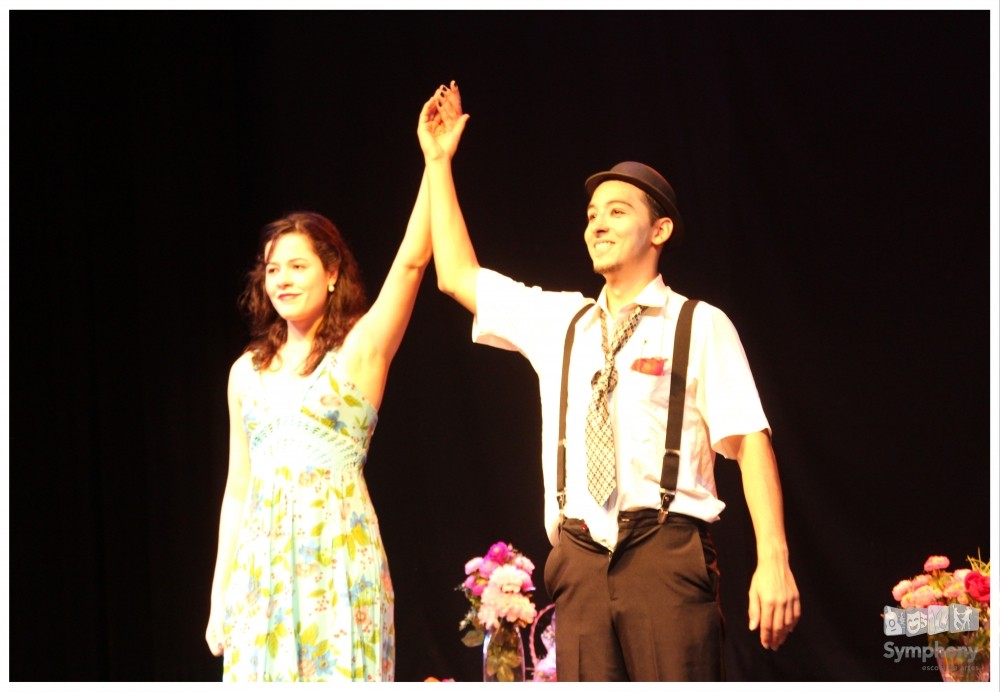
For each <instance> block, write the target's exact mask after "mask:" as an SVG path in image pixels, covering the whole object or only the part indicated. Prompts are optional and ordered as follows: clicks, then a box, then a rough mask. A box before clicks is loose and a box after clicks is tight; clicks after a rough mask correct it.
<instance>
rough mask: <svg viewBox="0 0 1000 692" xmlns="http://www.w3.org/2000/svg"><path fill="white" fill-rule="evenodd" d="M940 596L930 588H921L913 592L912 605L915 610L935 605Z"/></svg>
mask: <svg viewBox="0 0 1000 692" xmlns="http://www.w3.org/2000/svg"><path fill="white" fill-rule="evenodd" d="M940 595H941V594H940V593H937V592H936V591H935V590H934V589H933V588H932V587H930V586H921V587H920V588H919V589H917V590H916V591H914V592H913V605H915V606H916V607H917V608H926V607H927V606H929V605H934V604H935V603H937V601H938V597H939V596H940Z"/></svg>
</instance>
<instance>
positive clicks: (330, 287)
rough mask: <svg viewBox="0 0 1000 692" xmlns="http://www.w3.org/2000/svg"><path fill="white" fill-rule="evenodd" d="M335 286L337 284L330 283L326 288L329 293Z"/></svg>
mask: <svg viewBox="0 0 1000 692" xmlns="http://www.w3.org/2000/svg"><path fill="white" fill-rule="evenodd" d="M336 287H337V284H330V285H329V286H327V287H326V290H328V291H329V292H330V293H333V289H335V288H336Z"/></svg>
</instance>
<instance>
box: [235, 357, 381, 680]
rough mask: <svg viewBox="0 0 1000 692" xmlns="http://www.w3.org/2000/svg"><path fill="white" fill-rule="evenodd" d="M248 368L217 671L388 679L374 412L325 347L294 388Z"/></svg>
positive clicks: (243, 676)
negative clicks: (245, 467)
mask: <svg viewBox="0 0 1000 692" xmlns="http://www.w3.org/2000/svg"><path fill="white" fill-rule="evenodd" d="M241 362H242V363H244V364H247V367H252V366H250V365H249V359H246V358H245V359H244V360H243V361H241ZM249 379H250V380H251V381H253V382H254V383H255V385H254V387H253V388H252V389H251V390H250V391H248V392H247V393H246V395H245V397H244V399H243V424H244V429H245V430H246V433H247V437H248V440H249V444H250V469H251V471H250V476H251V478H250V487H249V490H248V493H247V499H246V504H245V506H244V510H243V526H242V528H241V530H240V535H239V539H238V544H237V549H236V556H235V558H234V564H233V568H232V574H231V577H230V580H229V588H228V592H227V595H226V622H225V634H226V639H227V644H226V648H225V658H224V667H223V679H225V680H232V681H293V680H392V679H393V672H394V670H393V665H394V653H395V652H394V649H395V630H394V626H393V600H394V597H393V590H392V582H391V581H390V579H389V565H388V562H387V560H386V557H385V551H384V550H383V547H382V540H381V538H380V535H379V528H378V520H377V519H376V517H375V511H374V508H373V507H372V503H371V498H370V497H369V495H368V488H367V486H366V485H365V480H364V476H363V475H362V468H363V467H364V464H365V459H366V455H367V452H368V445H369V443H370V441H371V438H372V433H373V432H374V429H375V423H376V421H377V418H378V414H377V412H376V410H375V409H374V407H372V406H371V404H370V403H369V402H368V401H367V400H365V398H364V397H363V396H362V394H361V393H360V392H359V391H358V389H357V388H356V387H355V386H354V385H353V384H352V383H351V382H350V381H349V380H348V379H347V377H346V374H345V372H344V369H343V368H342V367H341V366H340V365H339V364H338V362H337V359H336V355H335V353H332V352H331V353H328V354H327V355H326V357H325V358H324V359H323V361H322V362H321V363H320V365H319V366H318V367H317V368H316V370H315V371H314V372H313V373H312V374H310V375H308V376H307V377H306V378H303V379H304V382H303V383H302V386H303V390H300V391H299V392H298V393H296V394H295V395H293V396H286V397H284V398H283V399H282V398H280V397H279V398H278V399H276V398H275V397H274V396H271V395H270V394H269V393H265V391H264V384H263V382H262V380H261V378H260V376H259V373H254V376H253V377H251V378H249Z"/></svg>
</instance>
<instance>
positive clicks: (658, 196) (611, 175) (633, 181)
mask: <svg viewBox="0 0 1000 692" xmlns="http://www.w3.org/2000/svg"><path fill="white" fill-rule="evenodd" d="M608 180H620V181H622V182H624V183H629V184H630V185H635V186H636V187H637V188H639V189H640V190H642V191H643V192H646V193H648V194H649V195H650V196H651V197H652V198H653V199H655V200H656V201H657V202H659V203H660V206H661V207H663V209H664V210H665V211H666V212H667V217H668V218H669V219H670V220H671V221H673V222H674V230H673V232H672V233H671V234H670V238H669V239H668V240H667V244H666V246H665V247H671V248H675V247H677V246H678V245H680V244H681V241H682V240H683V239H684V219H683V218H681V212H680V210H678V209H677V205H676V204H674V202H673V200H671V199H670V198H669V197H667V196H666V195H664V194H663V193H662V192H661V191H660V190H657V189H656V188H655V187H653V186H652V185H650V184H649V183H647V182H646V181H645V180H642V179H641V178H636V177H635V176H631V175H625V174H623V173H616V172H614V171H604V172H602V173H595V174H594V175H592V176H590V177H589V178H587V180H586V182H584V184H583V186H584V188H585V189H586V190H587V194H588V195H591V196H593V194H594V190H596V189H597V186H598V185H600V184H601V183H603V182H607V181H608Z"/></svg>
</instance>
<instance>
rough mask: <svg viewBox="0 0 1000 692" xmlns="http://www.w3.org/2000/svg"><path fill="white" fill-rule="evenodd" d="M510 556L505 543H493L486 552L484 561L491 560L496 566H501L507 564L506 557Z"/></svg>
mask: <svg viewBox="0 0 1000 692" xmlns="http://www.w3.org/2000/svg"><path fill="white" fill-rule="evenodd" d="M509 554H510V546H508V545H507V544H506V543H503V542H500V543H494V544H493V545H492V546H490V549H489V550H488V551H487V552H486V559H487V560H491V561H493V562H495V563H497V564H498V565H502V564H503V563H505V562H507V556H508V555H509Z"/></svg>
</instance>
